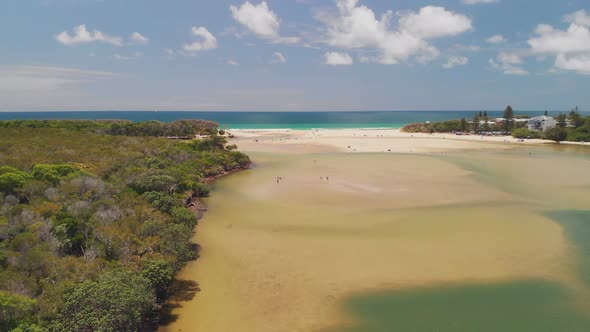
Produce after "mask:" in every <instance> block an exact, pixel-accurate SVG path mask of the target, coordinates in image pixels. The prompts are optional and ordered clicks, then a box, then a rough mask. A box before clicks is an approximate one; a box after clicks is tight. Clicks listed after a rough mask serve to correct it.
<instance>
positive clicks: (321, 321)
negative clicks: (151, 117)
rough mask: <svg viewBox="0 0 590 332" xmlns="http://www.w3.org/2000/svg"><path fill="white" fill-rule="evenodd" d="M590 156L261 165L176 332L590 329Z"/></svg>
mask: <svg viewBox="0 0 590 332" xmlns="http://www.w3.org/2000/svg"><path fill="white" fill-rule="evenodd" d="M587 156H588V154H586V152H585V151H581V150H579V151H576V150H574V151H561V150H552V149H547V148H520V149H515V150H508V151H497V152H490V151H486V152H485V153H484V152H476V151H466V152H459V153H453V154H432V155H397V154H350V155H347V154H330V153H322V154H296V155H295V154H277V153H274V154H268V153H255V154H253V155H252V157H253V159H254V160H255V161H256V163H257V165H256V168H254V169H252V170H249V171H246V172H243V173H241V174H236V175H233V176H231V177H229V178H226V179H223V180H221V181H219V182H218V184H217V185H216V189H215V192H214V194H213V196H212V198H211V199H209V200H208V202H207V203H208V205H209V211H208V212H207V214H206V216H205V218H204V219H203V220H202V222H201V224H200V225H199V226H198V233H197V235H196V241H197V242H199V243H200V244H201V245H202V247H203V250H202V252H201V256H202V257H201V258H200V259H199V260H198V261H197V262H196V263H194V264H190V265H189V266H188V267H187V268H186V269H185V270H184V271H183V273H182V274H181V276H180V278H181V279H187V280H195V281H197V282H198V283H199V287H200V289H201V291H200V292H198V293H196V295H195V296H194V297H192V298H190V299H188V300H187V299H184V300H181V301H176V302H174V304H175V305H176V306H178V308H177V309H175V310H174V311H173V313H174V315H176V316H177V317H176V320H175V321H173V322H172V323H171V324H170V325H169V326H168V327H167V328H166V330H170V331H178V330H184V331H187V330H191V331H232V330H237V329H239V330H245V331H330V332H332V331H346V332H348V331H474V330H477V331H498V330H502V331H510V330H514V331H586V330H590V316H589V314H590V301H588V299H590V296H588V294H590V293H589V290H588V289H589V288H588V287H589V286H590V278H589V277H588V274H589V272H588V271H590V270H589V269H588V268H587V267H586V265H587V264H589V263H588V262H589V261H590V257H589V256H588V255H590V250H589V249H588V247H587V245H584V243H588V242H587V241H586V242H584V239H588V236H585V235H584V234H588V232H590V228H588V227H587V223H588V222H590V220H588V212H587V211H586V212H585V210H588V207H590V177H588V176H587V170H588V169H589V168H590V163H589V162H588V158H587ZM326 175H327V176H329V180H326V179H325V176H326ZM277 176H281V177H283V180H282V181H281V182H280V183H279V184H277V183H276V177H277ZM320 177H322V179H320ZM584 232H586V233H584ZM589 236H590V235H589Z"/></svg>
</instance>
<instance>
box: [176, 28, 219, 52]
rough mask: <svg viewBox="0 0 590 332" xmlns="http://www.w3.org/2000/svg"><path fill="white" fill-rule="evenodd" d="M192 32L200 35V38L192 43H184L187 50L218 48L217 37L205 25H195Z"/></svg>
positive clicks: (197, 50)
mask: <svg viewBox="0 0 590 332" xmlns="http://www.w3.org/2000/svg"><path fill="white" fill-rule="evenodd" d="M192 34H193V35H195V36H197V37H199V38H200V40H198V41H195V42H193V43H190V44H184V46H183V49H184V50H185V51H187V52H193V53H194V52H199V51H207V50H212V49H216V48H217V38H215V36H213V35H212V34H211V33H210V32H209V30H207V29H206V28H205V27H198V28H197V27H193V28H192Z"/></svg>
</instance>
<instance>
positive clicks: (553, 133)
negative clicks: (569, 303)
mask: <svg viewBox="0 0 590 332" xmlns="http://www.w3.org/2000/svg"><path fill="white" fill-rule="evenodd" d="M543 137H544V138H545V139H550V140H552V141H555V142H557V143H559V142H562V141H565V140H566V138H567V130H565V128H562V127H555V128H551V129H548V130H547V131H545V132H544V134H543Z"/></svg>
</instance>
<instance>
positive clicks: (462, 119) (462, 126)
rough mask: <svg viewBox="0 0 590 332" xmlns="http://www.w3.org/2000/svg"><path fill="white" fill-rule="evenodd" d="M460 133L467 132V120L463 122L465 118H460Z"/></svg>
mask: <svg viewBox="0 0 590 332" xmlns="http://www.w3.org/2000/svg"><path fill="white" fill-rule="evenodd" d="M461 131H462V132H466V131H467V120H465V118H461Z"/></svg>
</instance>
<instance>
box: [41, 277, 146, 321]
mask: <svg viewBox="0 0 590 332" xmlns="http://www.w3.org/2000/svg"><path fill="white" fill-rule="evenodd" d="M155 300H156V299H155V294H154V292H153V290H152V288H151V285H150V282H149V281H148V280H146V279H145V278H144V277H142V276H139V275H136V274H134V273H133V272H130V271H126V270H114V271H110V272H107V273H105V274H103V275H102V276H101V277H100V278H99V279H98V281H90V280H86V281H84V282H82V283H81V284H79V285H77V286H76V287H74V288H73V289H72V290H71V291H69V292H68V293H66V295H65V297H64V306H63V308H62V309H61V311H60V313H59V315H58V319H56V320H55V321H54V322H53V326H52V327H53V329H54V330H56V331H96V330H97V329H98V330H100V331H121V332H125V331H129V332H132V331H133V332H134V331H138V330H140V326H141V323H142V319H143V317H145V316H146V315H147V314H148V313H150V312H151V311H152V310H153V309H154V306H155Z"/></svg>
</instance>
